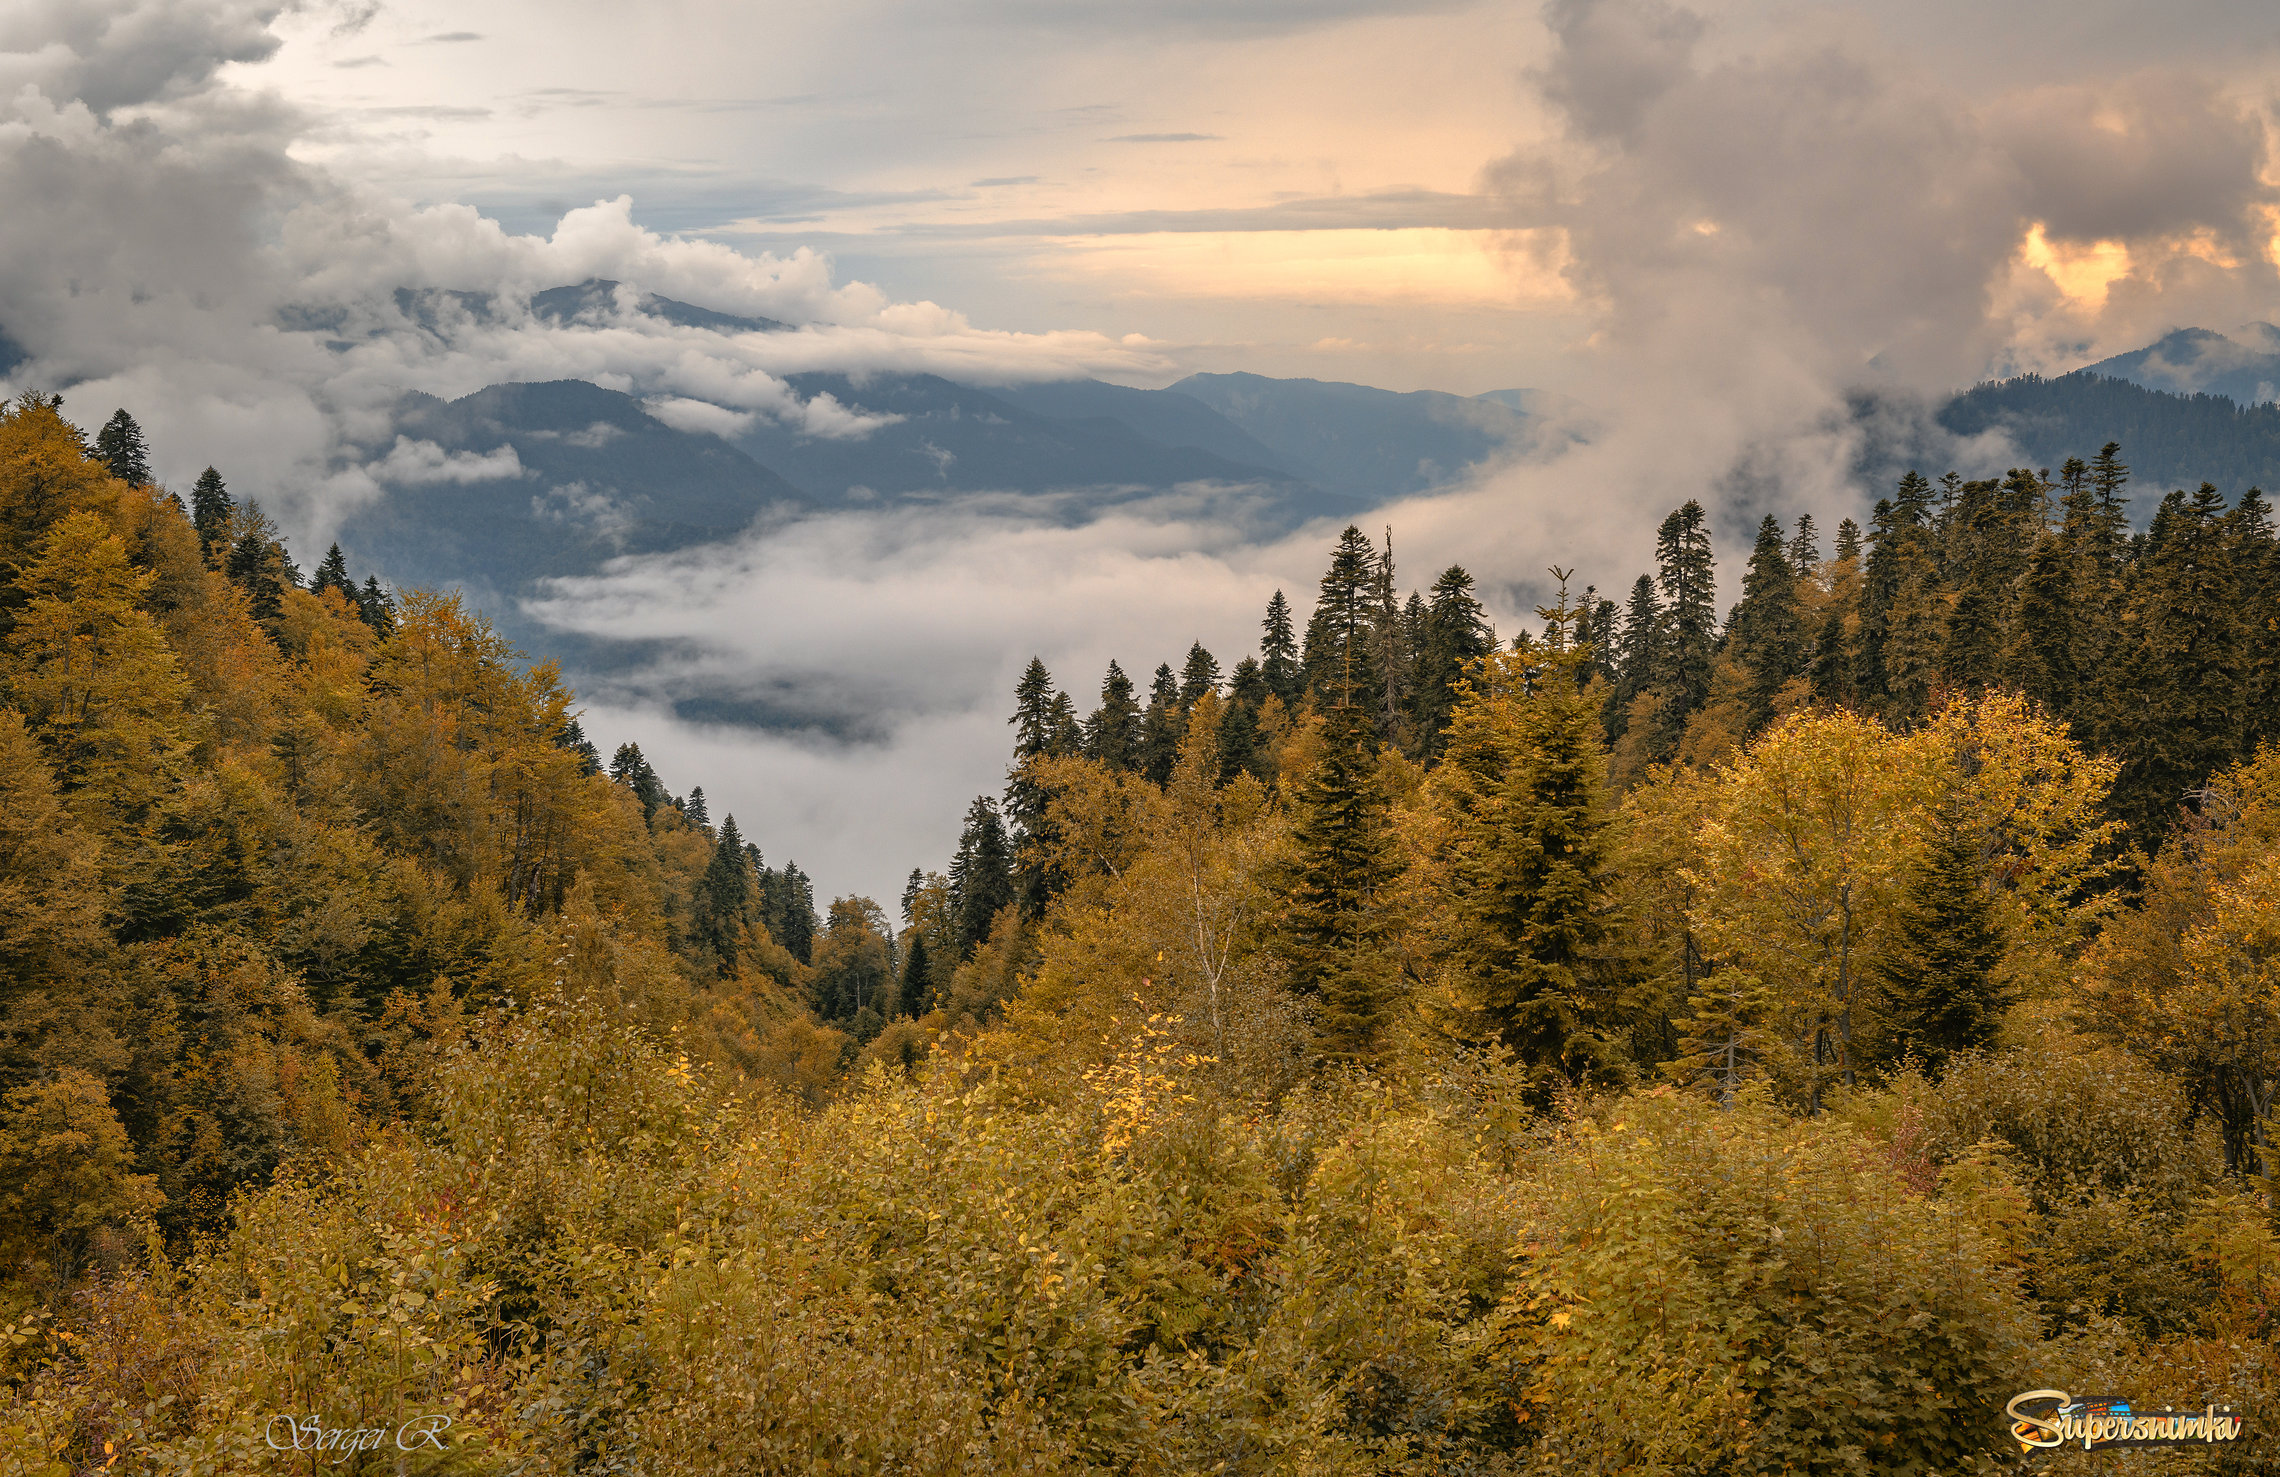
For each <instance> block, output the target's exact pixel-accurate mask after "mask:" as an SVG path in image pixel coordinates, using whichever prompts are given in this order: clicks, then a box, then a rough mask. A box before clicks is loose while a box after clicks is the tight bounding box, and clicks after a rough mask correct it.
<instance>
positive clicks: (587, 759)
mask: <svg viewBox="0 0 2280 1477" xmlns="http://www.w3.org/2000/svg"><path fill="white" fill-rule="evenodd" d="M554 746H555V747H556V748H558V749H561V750H563V751H564V752H566V753H571V754H575V755H577V756H578V768H579V772H580V773H583V774H600V773H601V772H602V755H601V751H600V750H599V749H596V748H595V747H594V745H593V742H592V741H591V740H590V739H588V738H587V737H586V729H585V726H584V725H583V724H581V723H580V722H579V721H578V720H577V719H575V718H573V719H571V720H570V721H569V722H567V723H565V724H563V725H562V731H561V732H560V733H558V734H556V735H555V736H554Z"/></svg>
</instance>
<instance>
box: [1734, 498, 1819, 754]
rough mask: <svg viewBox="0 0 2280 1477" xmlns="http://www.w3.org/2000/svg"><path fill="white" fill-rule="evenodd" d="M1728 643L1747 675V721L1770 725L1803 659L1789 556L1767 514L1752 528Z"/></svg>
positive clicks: (1801, 625) (1802, 636) (1794, 577)
mask: <svg viewBox="0 0 2280 1477" xmlns="http://www.w3.org/2000/svg"><path fill="white" fill-rule="evenodd" d="M1731 640H1732V642H1733V650H1734V655H1735V658H1736V659H1737V660H1738V661H1739V662H1740V663H1741V665H1742V667H1743V669H1744V670H1745V671H1747V672H1748V673H1749V677H1750V682H1749V689H1748V692H1747V701H1748V722H1749V726H1750V729H1751V730H1752V731H1753V732H1754V731H1756V730H1757V729H1760V728H1763V727H1764V726H1765V725H1766V724H1767V723H1769V722H1771V721H1772V719H1773V711H1774V700H1775V699H1776V698H1777V697H1778V696H1779V695H1780V693H1781V690H1782V688H1783V687H1785V686H1787V685H1788V683H1789V681H1790V679H1791V678H1793V677H1797V676H1801V675H1803V673H1804V671H1805V659H1806V647H1805V627H1804V615H1803V612H1802V611H1801V610H1800V608H1799V606H1798V601H1797V569H1796V565H1795V563H1794V555H1793V554H1792V552H1791V550H1790V549H1789V547H1788V546H1787V545H1786V544H1785V543H1784V542H1783V539H1782V535H1781V525H1780V524H1779V523H1777V522H1775V521H1774V519H1773V516H1772V515H1771V514H1767V515H1766V517H1765V518H1764V520H1763V521H1761V522H1760V523H1759V524H1758V536H1757V547H1756V548H1755V549H1753V550H1752V551H1751V553H1750V563H1749V572H1748V573H1747V574H1746V575H1744V576H1743V579H1742V599H1741V603H1740V604H1739V605H1737V606H1736V607H1735V608H1734V620H1733V625H1732V630H1731Z"/></svg>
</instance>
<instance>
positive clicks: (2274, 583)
mask: <svg viewBox="0 0 2280 1477" xmlns="http://www.w3.org/2000/svg"><path fill="white" fill-rule="evenodd" d="M2226 521H2227V528H2226V544H2227V553H2228V555H2229V556H2230V559H2231V561H2232V566H2233V578H2234V580H2235V582H2236V583H2237V584H2238V585H2239V587H2240V608H2241V612H2242V631H2241V649H2242V652H2243V655H2244V659H2243V666H2242V671H2241V686H2242V688H2243V689H2244V691H2243V699H2244V707H2245V708H2246V711H2247V714H2248V727H2247V730H2246V731H2245V732H2244V733H2243V734H2242V735H2241V751H2242V752H2243V753H2244V754H2245V753H2249V752H2252V751H2253V750H2254V748H2255V746H2256V745H2258V744H2261V743H2269V742H2272V741H2274V740H2276V739H2280V533H2276V531H2275V529H2274V527H2273V520H2272V504H2271V503H2270V502H2268V501H2267V500H2266V499H2265V496H2264V491H2263V489H2262V488H2257V487H2251V488H2250V489H2249V490H2248V491H2246V492H2244V493H2242V494H2241V495H2240V501H2239V503H2237V504H2235V505H2234V507H2233V510H2232V513H2231V515H2230V516H2229V518H2228V519H2227V520H2226Z"/></svg>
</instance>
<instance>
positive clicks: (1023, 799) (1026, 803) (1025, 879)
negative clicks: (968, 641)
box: [1005, 657, 1082, 918]
mask: <svg viewBox="0 0 2280 1477" xmlns="http://www.w3.org/2000/svg"><path fill="white" fill-rule="evenodd" d="M1013 702H1014V706H1013V716H1012V717H1010V718H1008V719H1007V720H1006V722H1008V723H1010V724H1012V725H1013V730H1014V740H1013V766H1012V768H1010V769H1008V770H1007V771H1006V779H1005V817H1006V820H1007V821H1009V822H1010V823H1011V824H1012V828H1013V835H1012V838H1011V843H1010V844H1011V845H1012V847H1013V851H1014V854H1015V856H1016V857H1018V858H1019V872H1020V877H1019V891H1020V896H1021V905H1022V909H1023V911H1024V912H1025V913H1027V914H1028V915H1029V916H1030V917H1033V918H1034V917H1039V916H1042V915H1043V913H1044V911H1045V905H1046V903H1047V902H1049V901H1051V899H1052V896H1053V894H1054V893H1055V892H1058V891H1059V890H1060V888H1061V887H1062V885H1063V884H1064V881H1065V879H1064V878H1062V877H1061V876H1060V875H1059V874H1058V872H1057V871H1055V870H1054V869H1053V868H1052V867H1050V866H1048V865H1047V864H1046V862H1045V860H1044V858H1045V856H1046V855H1047V854H1048V853H1049V852H1050V851H1051V849H1052V836H1051V822H1050V821H1049V820H1048V819H1047V818H1046V813H1045V810H1046V805H1047V802H1048V801H1049V800H1050V799H1051V796H1050V795H1049V794H1048V793H1047V791H1046V789H1045V787H1044V786H1043V785H1042V784H1040V783H1039V782H1038V781H1037V779H1036V778H1035V776H1034V775H1033V774H1032V773H1031V770H1030V767H1029V766H1030V761H1032V760H1035V759H1044V758H1059V757H1063V756H1066V755H1070V754H1074V753H1075V752H1077V750H1078V748H1079V746H1080V744H1081V743H1082V739H1081V736H1080V734H1079V731H1078V728H1077V722H1076V716H1075V713H1074V710H1073V709H1072V708H1071V706H1070V704H1069V698H1068V694H1066V693H1064V692H1061V691H1060V690H1059V689H1057V688H1055V687H1054V686H1053V676H1052V674H1051V673H1050V672H1048V671H1046V670H1045V663H1044V662H1043V661H1042V660H1040V659H1039V658H1037V657H1031V658H1030V659H1029V667H1028V670H1027V671H1025V672H1024V673H1022V677H1021V681H1020V683H1019V684H1018V685H1017V686H1016V687H1015V688H1014V694H1013Z"/></svg>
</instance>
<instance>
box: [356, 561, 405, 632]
mask: <svg viewBox="0 0 2280 1477" xmlns="http://www.w3.org/2000/svg"><path fill="white" fill-rule="evenodd" d="M356 610H357V613H358V614H359V615H361V616H363V617H364V624H366V625H368V626H370V627H371V628H372V629H373V630H375V631H378V632H379V633H380V634H381V635H383V636H385V635H388V634H389V633H390V632H392V631H394V630H395V629H396V599H395V597H394V596H393V595H391V594H389V593H388V590H387V587H386V586H384V585H382V584H381V583H380V576H378V575H376V574H368V575H366V576H365V577H364V588H363V589H361V590H359V591H357V593H356Z"/></svg>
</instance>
